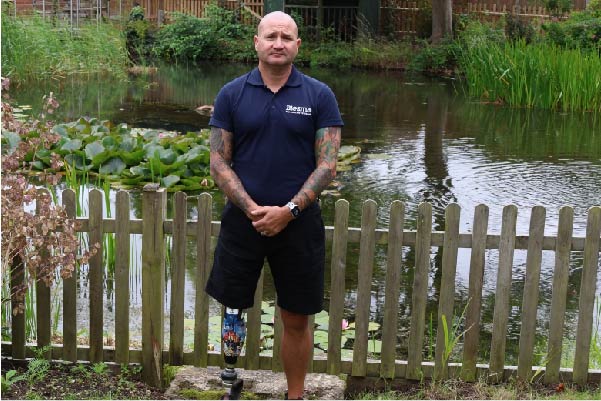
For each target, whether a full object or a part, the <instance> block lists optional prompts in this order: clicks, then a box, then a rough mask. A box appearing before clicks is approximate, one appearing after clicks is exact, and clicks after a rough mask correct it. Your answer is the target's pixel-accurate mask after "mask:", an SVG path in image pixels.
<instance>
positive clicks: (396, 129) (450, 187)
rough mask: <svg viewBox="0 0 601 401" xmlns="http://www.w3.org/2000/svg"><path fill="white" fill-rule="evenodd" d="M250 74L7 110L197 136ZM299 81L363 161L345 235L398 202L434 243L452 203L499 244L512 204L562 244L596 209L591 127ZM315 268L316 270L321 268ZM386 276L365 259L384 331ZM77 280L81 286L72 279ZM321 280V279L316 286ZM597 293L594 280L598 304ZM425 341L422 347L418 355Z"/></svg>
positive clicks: (546, 297)
mask: <svg viewBox="0 0 601 401" xmlns="http://www.w3.org/2000/svg"><path fill="white" fill-rule="evenodd" d="M250 68H252V66H248V65H236V64H233V65H232V64H227V65H214V64H211V65H201V66H194V67H191V66H182V65H180V66H166V67H162V68H159V70H158V71H157V72H155V73H153V74H150V75H148V76H144V77H134V78H132V79H131V82H129V83H125V84H124V83H121V82H113V81H110V80H108V81H107V80H103V79H89V80H67V81H62V82H46V83H42V84H35V85H31V86H24V87H21V88H19V89H18V90H13V91H12V96H13V97H14V98H15V99H16V100H17V101H18V102H19V103H21V104H30V105H32V106H33V107H34V109H36V108H39V104H40V103H41V98H42V96H43V95H44V94H46V93H48V92H50V91H53V92H54V93H55V94H56V96H57V98H58V100H59V102H60V103H61V108H60V109H59V114H58V118H59V119H64V120H73V119H76V118H79V117H80V116H82V115H87V116H91V117H99V118H101V119H109V120H111V121H113V122H115V123H120V122H126V123H128V124H130V125H132V126H136V127H151V128H160V129H167V130H178V131H197V130H199V129H200V128H205V127H207V125H208V119H209V118H208V116H206V115H201V114H199V113H197V112H195V111H194V109H195V108H196V107H198V106H200V105H206V104H212V103H213V100H214V97H215V95H216V94H217V92H218V90H219V89H220V88H221V86H222V85H223V84H224V83H226V82H228V81H229V80H231V79H232V78H234V77H236V76H238V75H240V74H242V73H244V72H246V71H247V70H249V69H250ZM301 70H303V71H305V72H307V73H308V74H310V75H312V76H314V77H316V78H318V79H320V80H322V81H324V82H326V83H327V84H328V85H329V86H330V87H331V88H332V89H333V90H334V92H335V94H336V96H337V99H338V102H339V106H340V109H341V112H342V113H343V119H344V121H345V124H346V125H345V127H344V129H343V144H353V145H358V146H360V147H361V148H362V159H361V163H359V164H355V165H353V167H352V169H351V170H350V171H345V172H342V173H340V174H339V176H338V178H337V180H338V181H339V182H340V184H341V185H340V188H339V192H340V194H341V196H340V197H341V198H344V199H346V200H348V201H349V202H350V209H351V212H350V222H349V223H350V226H353V227H359V226H360V212H361V205H362V202H364V201H365V200H367V199H373V200H375V201H376V202H377V203H378V227H386V226H387V224H388V210H389V207H390V203H391V202H392V201H393V200H396V199H399V200H402V201H404V202H406V211H407V216H406V228H414V227H415V220H416V215H417V205H418V204H419V203H420V202H422V201H428V202H431V203H432V205H433V210H434V229H435V230H444V220H443V217H444V208H445V207H446V206H447V205H448V204H450V203H452V202H456V203H458V204H459V206H460V207H461V222H460V231H461V232H469V231H470V230H471V226H472V221H473V214H474V208H475V206H476V205H478V204H481V203H483V204H486V205H488V206H489V208H490V218H489V233H496V234H499V233H500V230H501V215H502V209H503V207H504V206H505V205H509V204H515V205H517V206H518V209H519V212H518V225H517V233H518V235H527V234H528V228H529V219H530V210H531V208H532V207H533V206H536V205H541V206H544V207H546V208H547V220H546V226H545V235H555V234H556V232H557V221H558V213H559V208H560V207H562V206H564V205H569V206H572V207H573V208H574V212H575V213H574V235H575V236H584V233H585V228H586V213H587V209H588V208H589V207H591V206H594V205H600V204H601V121H600V120H601V116H594V115H591V114H565V113H556V112H550V111H540V110H523V109H509V108H505V107H500V106H496V105H486V104H481V103H478V102H474V101H472V100H470V99H468V98H467V97H466V96H465V95H464V93H463V90H462V87H461V85H459V84H457V83H456V82H455V81H441V80H435V79H426V78H423V77H410V76H407V75H404V74H402V73H398V72H365V71H345V72H340V71H329V70H310V69H308V68H301ZM114 195H115V194H114V193H113V194H112V198H113V200H114ZM132 195H133V199H134V200H133V201H132V205H133V211H132V213H133V214H134V215H135V216H136V217H140V216H139V204H140V201H139V196H137V195H136V194H135V193H134V194H132ZM214 196H215V202H214V203H215V212H214V217H215V219H218V216H219V213H220V210H221V208H222V207H223V198H222V197H221V196H220V195H219V194H218V193H215V194H214ZM337 199H338V198H337V197H334V196H326V197H324V198H323V202H322V208H323V210H324V221H325V223H326V225H332V224H333V208H334V202H335V201H336V200H337ZM189 210H190V216H191V218H193V217H195V213H196V209H195V205H194V201H190V202H189ZM133 246H134V248H135V247H137V248H136V249H135V251H134V252H138V253H139V251H140V248H141V246H139V241H134V245H133ZM439 251H440V250H439V249H436V248H433V250H432V260H433V262H432V269H431V271H430V281H431V286H430V290H429V299H428V307H427V308H428V310H427V320H428V321H427V322H426V326H427V327H429V324H430V322H429V319H430V316H431V315H432V314H433V315H432V316H433V321H434V325H435V324H436V311H437V302H438V293H439V285H440V275H441V271H440V258H441V255H440V254H439V253H440V252H439ZM357 253H358V246H349V253H348V265H347V283H346V288H347V296H346V311H345V317H346V318H347V319H349V320H351V321H352V320H353V311H354V303H355V301H356V288H357V257H356V254H357ZM188 254H189V265H190V266H191V267H190V268H189V269H188V271H187V273H186V282H187V287H186V304H185V308H186V313H187V315H188V316H190V317H192V316H193V306H194V298H195V294H194V286H193V282H194V270H193V268H192V266H194V257H195V255H194V251H193V250H192V247H190V251H189V252H188ZM413 258H414V255H413V253H412V252H411V251H410V250H409V249H405V250H404V253H403V273H402V284H401V296H400V299H399V302H400V312H399V335H398V339H399V340H398V344H399V345H398V356H399V358H406V353H407V341H408V338H407V337H408V331H409V316H410V309H411V305H410V300H411V288H412V280H413V274H412V267H413ZM133 259H134V260H133V261H134V266H133V269H132V280H131V283H132V299H131V306H132V313H131V317H132V323H131V324H132V331H133V332H135V331H136V327H138V326H139V324H140V322H139V319H140V315H141V313H137V312H136V311H141V303H140V294H139V292H140V291H141V282H140V275H139V274H137V273H136V271H138V272H139V266H141V264H140V263H139V260H136V258H135V257H134V258H133ZM138 259H139V258H138ZM469 259H470V251H469V250H468V249H461V250H460V251H459V256H458V267H457V279H456V304H455V306H456V313H455V314H456V315H457V316H459V315H461V312H462V310H463V308H464V307H465V305H466V302H467V291H468V274H469ZM497 265H498V252H497V251H487V254H486V268H485V277H484V294H483V318H482V324H483V328H482V336H481V338H482V340H481V341H482V346H481V352H480V359H481V361H483V362H484V361H487V359H488V358H487V355H488V352H489V348H490V345H489V344H490V342H489V341H490V330H491V328H492V313H493V309H494V291H495V286H496V268H497ZM136 266H137V267H136ZM326 266H327V268H326V270H329V261H326ZM525 266H526V251H519V250H518V251H516V253H515V257H514V263H513V281H512V289H511V296H512V301H511V305H512V312H511V317H510V322H509V327H508V335H507V339H508V344H507V361H506V362H507V363H509V364H512V363H516V362H517V350H518V341H519V339H518V337H519V331H520V320H521V311H520V305H521V300H522V295H523V285H524V277H525ZM553 266H554V253H553V252H550V251H545V252H543V260H542V272H541V293H540V302H539V311H538V322H537V345H536V347H537V351H538V352H539V353H545V352H546V336H547V333H548V320H549V313H550V303H551V290H552V289H551V283H552V277H553ZM581 268H582V255H581V254H573V256H572V259H571V267H570V276H569V287H568V291H569V296H568V306H567V308H568V312H567V316H566V328H565V338H566V342H567V346H566V348H567V349H568V353H569V352H570V342H573V340H574V335H575V334H574V333H575V325H576V322H577V316H578V312H577V309H578V293H579V287H580V274H581ZM84 273H85V272H84ZM385 274H386V249H385V248H384V247H381V246H378V248H377V251H376V263H375V266H374V277H373V282H372V304H371V305H372V307H371V319H372V320H373V321H376V322H379V323H381V321H382V317H383V308H384V287H385V283H384V280H385ZM82 277H83V278H85V274H83V275H82ZM328 280H329V272H328V273H327V277H326V282H328ZM80 285H81V288H80V289H81V291H80V294H81V298H82V299H85V297H86V295H85V293H86V290H85V281H83V280H82V281H80ZM267 285H268V288H267V290H266V297H267V298H268V299H273V296H274V294H273V290H272V289H271V287H270V282H269V279H268V280H267ZM111 287H112V286H111V283H110V282H109V283H108V284H107V293H106V294H107V301H106V304H107V306H106V307H107V313H105V316H106V327H108V328H109V330H108V331H109V333H110V331H111V327H112V326H114V323H112V321H111V320H112V302H113V300H112V298H113V295H112V291H111V290H110V288H111ZM168 288H169V287H168ZM600 289H601V275H599V278H598V283H597V293H598V294H599V293H600ZM168 303H169V294H167V305H168ZM326 305H327V304H326ZM213 310H214V311H215V309H213ZM80 312H81V315H80V316H81V317H82V319H80V321H81V322H84V323H80V324H81V325H82V329H83V328H85V317H86V315H87V306H86V303H85V302H83V303H82V304H81V306H80ZM167 323H168V320H167ZM167 327H168V325H167ZM189 334H190V333H188V334H187V336H188V335H189ZM376 336H377V334H376ZM134 337H135V335H134ZM187 338H188V337H187ZM428 341H429V340H428V338H427V339H426V343H428ZM426 346H427V344H426ZM459 348H460V347H459ZM572 348H573V344H572ZM429 350H431V349H426V350H425V352H426V353H428V352H429ZM542 358H543V356H540V357H539V358H538V361H535V362H540V361H542ZM452 359H453V358H452ZM568 359H569V358H568ZM599 363H600V364H601V361H599ZM598 367H601V366H598Z"/></svg>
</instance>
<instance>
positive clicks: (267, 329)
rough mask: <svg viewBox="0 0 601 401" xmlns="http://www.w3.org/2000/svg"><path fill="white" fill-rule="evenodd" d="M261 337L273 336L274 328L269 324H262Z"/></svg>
mask: <svg viewBox="0 0 601 401" xmlns="http://www.w3.org/2000/svg"><path fill="white" fill-rule="evenodd" d="M261 335H263V336H264V337H269V336H273V335H274V333H273V326H270V325H268V324H261Z"/></svg>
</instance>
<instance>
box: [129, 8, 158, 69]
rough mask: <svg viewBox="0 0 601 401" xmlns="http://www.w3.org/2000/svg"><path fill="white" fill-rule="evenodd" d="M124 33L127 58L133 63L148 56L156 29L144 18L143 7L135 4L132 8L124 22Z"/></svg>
mask: <svg viewBox="0 0 601 401" xmlns="http://www.w3.org/2000/svg"><path fill="white" fill-rule="evenodd" d="M124 33H125V43H126V46H127V51H128V54H129V58H130V59H131V60H132V61H133V62H134V63H138V62H140V61H141V60H142V59H143V58H145V57H148V56H150V54H151V50H150V49H151V48H152V44H153V43H154V40H155V38H154V37H155V34H156V29H154V27H153V25H152V24H151V23H150V22H149V21H147V20H145V19H144V9H143V8H142V7H140V6H135V7H134V8H132V10H131V11H130V13H129V18H128V21H127V23H126V24H125V29H124Z"/></svg>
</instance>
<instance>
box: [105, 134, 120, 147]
mask: <svg viewBox="0 0 601 401" xmlns="http://www.w3.org/2000/svg"><path fill="white" fill-rule="evenodd" d="M102 145H103V146H104V147H105V148H107V149H114V148H115V146H116V145H117V141H115V138H113V137H112V136H105V137H104V138H102Z"/></svg>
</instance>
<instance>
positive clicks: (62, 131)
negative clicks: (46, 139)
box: [52, 124, 69, 138]
mask: <svg viewBox="0 0 601 401" xmlns="http://www.w3.org/2000/svg"><path fill="white" fill-rule="evenodd" d="M52 132H54V133H55V134H58V135H60V136H62V137H63V138H64V137H67V136H69V132H68V131H67V127H65V126H64V125H63V124H59V125H55V126H54V127H53V128H52Z"/></svg>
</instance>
